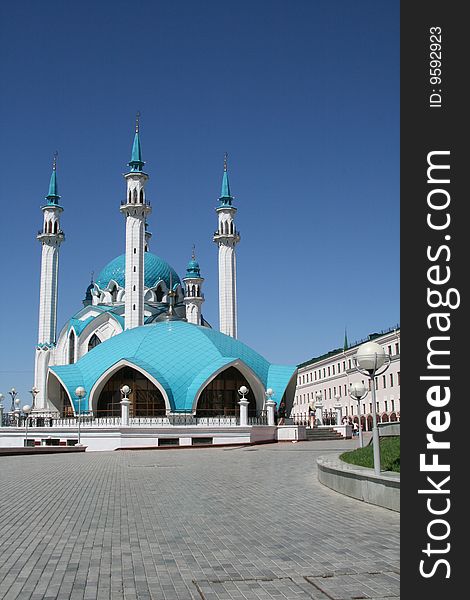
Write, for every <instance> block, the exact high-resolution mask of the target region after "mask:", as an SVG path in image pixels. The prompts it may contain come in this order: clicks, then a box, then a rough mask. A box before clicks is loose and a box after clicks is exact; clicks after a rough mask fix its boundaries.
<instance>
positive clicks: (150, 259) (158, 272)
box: [95, 252, 181, 290]
mask: <svg viewBox="0 0 470 600" xmlns="http://www.w3.org/2000/svg"><path fill="white" fill-rule="evenodd" d="M170 273H171V276H172V280H173V282H172V283H173V287H175V286H176V285H177V284H178V283H181V281H180V278H179V277H178V274H177V273H176V271H175V270H174V269H173V267H171V266H170V265H169V264H168V263H167V262H166V261H164V260H163V258H160V257H159V256H157V255H156V254H152V253H151V252H145V253H144V285H145V287H146V288H152V287H154V286H155V285H156V284H157V283H158V282H159V281H160V280H163V281H164V282H165V284H166V286H167V287H168V288H169V287H170ZM110 281H115V282H116V283H117V284H118V286H120V287H122V288H123V287H125V282H126V255H125V254H121V256H117V257H116V258H114V259H113V260H112V261H111V262H109V263H108V264H107V265H106V266H105V267H104V269H102V271H101V272H100V274H99V275H98V277H97V278H96V281H95V283H96V285H97V286H98V287H99V288H101V289H102V290H104V289H106V288H107V287H108V285H109V283H110Z"/></svg>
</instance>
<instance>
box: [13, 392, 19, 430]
mask: <svg viewBox="0 0 470 600" xmlns="http://www.w3.org/2000/svg"><path fill="white" fill-rule="evenodd" d="M14 404H15V410H14V411H13V413H14V415H15V416H16V426H17V427H19V426H20V416H21V409H20V404H21V400H20V399H19V398H15V403H14Z"/></svg>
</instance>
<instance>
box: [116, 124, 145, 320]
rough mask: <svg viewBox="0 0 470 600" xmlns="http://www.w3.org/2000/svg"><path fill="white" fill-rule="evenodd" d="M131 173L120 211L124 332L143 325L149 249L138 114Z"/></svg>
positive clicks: (128, 176)
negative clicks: (122, 221) (123, 232)
mask: <svg viewBox="0 0 470 600" xmlns="http://www.w3.org/2000/svg"><path fill="white" fill-rule="evenodd" d="M128 164H129V166H130V168H131V170H130V171H129V173H126V174H125V175H124V177H125V178H126V180H127V196H126V200H125V201H124V202H122V203H121V209H120V210H121V212H122V213H123V214H124V215H125V216H126V292H125V303H124V319H125V329H132V328H133V327H140V325H143V324H144V253H145V250H146V241H147V240H146V238H147V237H148V234H147V236H146V229H145V224H146V219H147V216H148V215H149V214H150V212H151V211H152V209H151V208H150V205H149V204H148V203H147V200H146V198H145V184H146V182H147V179H148V175H147V174H146V173H144V172H143V171H142V169H143V166H144V164H145V163H144V162H143V160H142V151H141V148H140V139H139V114H138V115H137V120H136V126H135V137H134V144H133V146H132V156H131V160H130V162H129V163H128Z"/></svg>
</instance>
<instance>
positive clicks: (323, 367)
mask: <svg viewBox="0 0 470 600" xmlns="http://www.w3.org/2000/svg"><path fill="white" fill-rule="evenodd" d="M371 340H373V341H374V342H376V343H378V344H380V345H381V346H382V347H383V349H384V351H385V353H386V354H388V355H390V359H391V360H390V366H389V368H388V369H387V370H386V371H385V372H384V373H383V374H382V375H379V376H378V377H377V378H376V380H375V388H376V401H377V420H378V422H379V423H380V422H383V423H385V422H388V421H399V420H400V329H399V327H398V326H397V327H395V328H391V329H389V330H387V331H382V332H380V333H371V334H370V335H369V336H368V338H367V339H365V340H361V341H359V342H355V343H354V344H352V345H349V344H348V341H347V338H346V336H345V343H344V346H343V348H337V349H335V350H331V351H330V352H327V353H326V354H323V355H322V356H318V357H316V358H312V359H310V360H308V361H306V362H304V363H302V364H300V365H298V373H297V388H296V390H295V397H294V406H293V408H292V412H291V416H292V417H293V418H294V420H295V421H296V422H305V423H307V422H308V413H309V410H310V408H312V407H313V408H315V409H317V412H318V408H321V410H322V413H323V423H324V424H330V423H331V421H332V419H334V416H335V414H336V410H335V408H334V407H335V405H341V415H342V420H343V421H344V420H345V419H346V420H347V421H352V422H354V421H356V422H357V421H358V403H357V401H356V400H353V399H352V398H351V397H350V396H349V394H348V390H349V386H350V384H352V383H354V382H357V381H362V382H363V383H364V384H365V385H366V386H368V387H369V390H370V380H368V381H366V379H368V378H367V377H365V376H364V375H361V373H359V372H358V371H357V370H356V369H355V367H354V361H353V357H354V355H355V354H356V352H357V349H358V346H360V345H361V344H362V343H364V342H366V341H371ZM360 412H361V416H362V422H363V427H364V429H365V430H371V429H372V398H371V394H370V392H369V393H368V394H367V396H366V397H365V398H364V399H363V400H362V401H361V407H360Z"/></svg>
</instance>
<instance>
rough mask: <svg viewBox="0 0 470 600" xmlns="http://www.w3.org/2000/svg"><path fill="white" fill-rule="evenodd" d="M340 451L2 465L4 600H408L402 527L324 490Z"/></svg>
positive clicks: (33, 460)
mask: <svg viewBox="0 0 470 600" xmlns="http://www.w3.org/2000/svg"><path fill="white" fill-rule="evenodd" d="M342 443H343V444H345V442H342ZM340 444H341V442H340ZM337 446H338V444H337V443H336V442H333V444H323V445H322V444H321V443H319V444H317V443H315V442H302V443H298V444H289V443H288V444H277V445H267V446H255V447H247V448H219V449H213V448H208V449H202V448H198V449H188V450H182V449H178V450H153V451H147V450H146V451H123V452H95V453H91V452H90V453H85V454H81V453H80V454H72V455H67V456H61V455H58V454H55V455H50V456H40V455H38V456H17V457H4V458H1V459H0V480H1V484H0V511H1V512H0V515H1V523H2V525H1V528H0V598H2V599H5V600H14V599H19V600H52V599H61V600H62V599H63V600H67V599H69V598H70V599H71V600H95V599H96V600H105V599H113V600H114V599H116V600H118V599H125V600H137V599H139V600H150V599H152V600H153V599H156V600H189V599H191V600H270V599H277V600H285V599H288V600H291V599H292V600H293V599H294V598H295V599H296V600H304V599H305V600H307V599H308V600H310V599H314V600H352V599H359V598H374V599H382V598H398V596H399V592H398V582H399V575H398V573H399V570H398V569H399V562H398V560H399V515H398V514H397V513H394V512H391V511H387V510H385V509H382V508H379V507H375V506H370V505H367V504H364V503H362V502H359V501H357V500H353V499H351V498H346V497H344V496H341V495H339V494H336V493H335V492H333V491H332V490H329V489H328V488H325V487H323V486H322V485H321V484H320V483H319V482H318V480H317V473H316V464H315V458H316V457H317V456H318V455H319V454H323V453H325V451H328V450H331V449H334V447H337ZM343 447H344V446H341V445H340V448H343Z"/></svg>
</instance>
